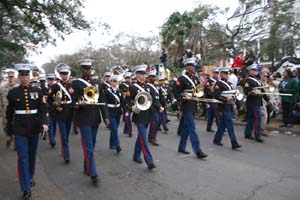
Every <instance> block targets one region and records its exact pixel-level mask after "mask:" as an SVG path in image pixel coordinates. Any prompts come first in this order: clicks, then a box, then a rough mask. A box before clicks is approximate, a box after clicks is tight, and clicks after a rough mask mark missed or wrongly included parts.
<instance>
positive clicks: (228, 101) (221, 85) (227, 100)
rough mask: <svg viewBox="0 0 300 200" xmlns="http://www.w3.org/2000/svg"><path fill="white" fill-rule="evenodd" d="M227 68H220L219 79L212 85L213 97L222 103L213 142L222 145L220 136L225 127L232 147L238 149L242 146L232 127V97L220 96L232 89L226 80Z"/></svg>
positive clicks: (222, 134)
mask: <svg viewBox="0 0 300 200" xmlns="http://www.w3.org/2000/svg"><path fill="white" fill-rule="evenodd" d="M228 73H229V68H220V80H218V81H217V82H216V84H215V86H214V97H215V99H217V100H219V101H222V102H223V104H219V111H220V113H221V121H220V125H219V126H218V130H217V132H216V134H215V137H214V140H213V143H214V144H216V145H219V146H223V144H222V142H221V141H222V138H223V136H224V132H225V128H226V129H227V130H228V135H229V137H230V141H231V147H232V149H238V148H241V147H242V146H241V145H239V144H238V142H237V139H236V137H235V133H234V127H233V119H232V117H233V114H232V112H233V107H232V103H233V102H234V97H225V96H222V92H224V91H229V90H233V85H232V84H231V83H230V82H228Z"/></svg>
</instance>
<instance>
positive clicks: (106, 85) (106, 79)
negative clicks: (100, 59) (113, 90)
mask: <svg viewBox="0 0 300 200" xmlns="http://www.w3.org/2000/svg"><path fill="white" fill-rule="evenodd" d="M110 77H111V72H105V73H104V80H103V89H104V90H107V89H108V88H110V87H111V86H110V84H109V79H110Z"/></svg>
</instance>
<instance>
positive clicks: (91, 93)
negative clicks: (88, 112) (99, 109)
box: [77, 85, 106, 106]
mask: <svg viewBox="0 0 300 200" xmlns="http://www.w3.org/2000/svg"><path fill="white" fill-rule="evenodd" d="M98 98H99V89H98V88H97V87H96V86H93V85H91V86H88V87H86V88H84V90H83V97H82V98H81V99H80V100H79V102H78V103H77V105H79V106H85V105H106V104H105V103H97V102H98Z"/></svg>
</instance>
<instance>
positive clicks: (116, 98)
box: [105, 88, 124, 116]
mask: <svg viewBox="0 0 300 200" xmlns="http://www.w3.org/2000/svg"><path fill="white" fill-rule="evenodd" d="M105 96H106V102H107V108H108V114H109V116H119V115H122V113H123V110H124V100H123V96H122V92H121V91H120V90H114V89H113V88H108V89H107V90H106V91H105Z"/></svg>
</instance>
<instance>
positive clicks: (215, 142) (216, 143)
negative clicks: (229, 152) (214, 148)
mask: <svg viewBox="0 0 300 200" xmlns="http://www.w3.org/2000/svg"><path fill="white" fill-rule="evenodd" d="M213 143H214V144H215V145H218V146H223V144H222V143H221V142H218V141H216V140H214V141H213Z"/></svg>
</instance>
